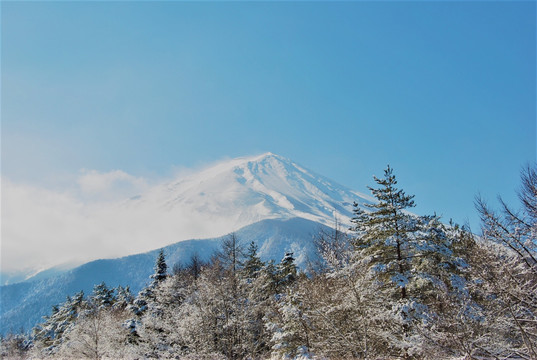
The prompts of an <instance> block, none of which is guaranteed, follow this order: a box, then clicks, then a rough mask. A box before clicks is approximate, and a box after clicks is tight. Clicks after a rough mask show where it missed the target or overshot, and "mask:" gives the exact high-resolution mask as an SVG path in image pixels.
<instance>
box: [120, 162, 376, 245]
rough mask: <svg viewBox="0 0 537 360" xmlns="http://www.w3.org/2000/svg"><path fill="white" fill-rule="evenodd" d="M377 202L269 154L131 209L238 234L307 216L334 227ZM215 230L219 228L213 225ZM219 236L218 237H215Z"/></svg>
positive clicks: (207, 173) (180, 182)
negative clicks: (207, 222) (160, 211)
mask: <svg viewBox="0 0 537 360" xmlns="http://www.w3.org/2000/svg"><path fill="white" fill-rule="evenodd" d="M355 201H356V202H358V203H361V204H363V203H366V202H370V201H371V199H370V198H369V197H367V196H365V195H363V194H360V193H357V192H354V191H351V190H349V189H347V188H345V187H343V186H341V185H339V184H336V183H335V182H333V181H331V180H329V179H327V178H325V177H323V176H321V175H318V174H315V173H313V172H312V171H310V170H307V169H305V168H303V167H301V166H300V165H298V164H296V163H294V162H293V161H291V160H288V159H286V158H284V157H281V156H278V155H275V154H272V153H266V154H263V155H260V156H255V157H245V158H237V159H233V160H230V161H226V162H222V163H220V164H218V165H215V166H213V167H210V168H208V169H205V170H203V171H201V172H199V173H196V174H193V175H190V176H187V177H183V178H180V179H177V180H176V181H173V182H171V183H169V184H166V185H161V186H159V187H157V188H153V189H152V190H150V191H149V192H148V193H147V194H145V195H142V196H140V197H137V198H135V199H132V200H130V206H147V205H149V204H153V206H161V207H165V208H166V209H168V210H169V211H170V212H171V213H174V212H177V213H181V214H184V213H185V212H186V213H188V214H189V217H193V218H197V217H198V216H199V217H201V218H204V219H211V222H216V225H217V226H216V227H217V228H218V227H219V226H218V225H220V224H222V225H224V224H227V225H228V226H229V227H230V228H229V229H226V231H233V230H234V229H238V228H241V227H243V226H245V225H249V224H252V223H254V222H257V221H260V220H264V219H286V218H294V217H301V218H304V219H308V220H313V221H316V222H320V223H323V224H333V220H334V215H337V216H338V217H339V219H340V221H342V222H343V223H348V221H349V219H350V218H351V217H352V204H353V202H355ZM213 225H214V223H213ZM211 235H214V234H211Z"/></svg>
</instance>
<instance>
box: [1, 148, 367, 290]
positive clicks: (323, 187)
mask: <svg viewBox="0 0 537 360" xmlns="http://www.w3.org/2000/svg"><path fill="white" fill-rule="evenodd" d="M90 175H91V176H87V177H86V178H84V181H80V183H81V184H82V185H83V186H84V189H86V190H88V189H90V190H92V191H94V192H95V191H96V189H101V188H108V189H112V190H113V191H115V190H116V189H118V190H117V191H118V192H119V193H121V192H120V190H121V189H120V188H121V187H126V186H128V185H129V184H130V185H133V183H134V184H135V185H136V184H140V183H143V180H141V179H138V178H131V177H129V176H128V175H127V174H125V173H121V172H119V171H115V172H111V173H107V174H101V175H100V177H99V174H94V173H91V174H90ZM133 186H134V185H133ZM141 188H143V191H142V192H140V193H139V194H138V195H137V196H134V197H130V198H128V199H122V200H119V201H118V200H115V201H99V202H83V201H80V200H79V199H73V198H72V197H69V196H67V195H66V194H64V193H62V194H55V193H51V192H48V193H47V194H46V196H40V195H39V194H40V193H38V192H37V191H35V189H34V190H33V191H31V192H29V191H26V192H24V191H23V190H24V189H22V190H21V189H20V188H16V189H15V190H17V191H10V190H12V188H10V185H9V184H8V185H7V186H6V191H5V196H6V198H7V199H6V202H7V203H8V204H12V203H14V202H15V201H16V200H19V198H21V196H19V197H15V198H13V197H14V195H13V194H25V196H24V198H23V200H21V201H18V202H17V204H22V205H19V206H5V207H4V209H3V210H4V219H5V221H4V223H3V252H5V256H4V258H3V260H4V261H3V265H2V272H3V278H2V283H3V284H6V283H13V282H14V280H18V281H20V280H21V279H23V278H28V277H31V276H33V275H35V274H36V273H38V272H39V271H40V270H44V269H49V268H51V267H53V266H57V265H60V264H63V263H66V262H68V263H73V262H75V263H78V264H81V263H83V262H85V261H89V260H93V259H96V258H113V257H118V256H125V255H131V254H135V253H140V252H146V251H150V250H153V249H155V248H158V247H162V246H166V245H169V244H172V243H175V242H177V241H181V240H185V239H192V238H211V237H217V236H221V235H223V234H226V233H229V232H232V231H236V230H238V229H240V228H242V227H244V226H247V225H250V224H253V223H255V222H257V221H260V220H264V219H291V218H295V217H299V218H303V219H308V220H312V221H315V222H318V223H322V224H326V225H330V224H332V223H333V220H334V216H337V217H338V218H339V220H340V221H341V222H342V223H348V222H349V219H350V217H351V216H352V203H353V202H354V201H357V202H359V203H364V202H370V201H371V198H369V197H368V196H365V195H363V194H360V193H358V192H354V191H352V190H350V189H347V188H346V187H344V186H342V185H339V184H337V183H335V182H333V181H331V180H329V179H328V178H326V177H324V176H321V175H318V174H315V173H314V172H312V171H310V170H308V169H305V168H304V167H302V166H300V165H298V164H296V163H295V162H293V161H291V160H289V159H286V158H284V157H281V156H278V155H275V154H272V153H266V154H262V155H258V156H251V157H243V158H237V159H232V160H227V161H223V162H220V163H218V164H216V165H213V166H211V167H208V168H206V169H203V170H201V171H197V172H193V173H190V174H188V175H181V176H178V177H176V178H174V179H172V180H171V181H166V182H163V183H160V184H157V185H154V186H141ZM55 195H57V196H55ZM12 198H13V199H12ZM58 199H60V200H58ZM23 205H24V206H23ZM23 264H24V265H25V266H26V272H21V270H24V268H22V265H23ZM29 264H30V265H29ZM31 265H33V266H31ZM64 268H65V267H64ZM6 271H11V274H10V276H6ZM21 274H22V275H21Z"/></svg>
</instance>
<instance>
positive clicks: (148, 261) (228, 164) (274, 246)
mask: <svg viewBox="0 0 537 360" xmlns="http://www.w3.org/2000/svg"><path fill="white" fill-rule="evenodd" d="M354 202H356V203H358V204H360V205H363V204H366V203H372V202H373V200H372V198H371V197H369V196H366V195H364V194H361V193H358V192H355V191H352V190H350V189H348V188H346V187H344V186H342V185H339V184H337V183H335V182H334V181H332V180H330V179H328V178H326V177H324V176H321V175H318V174H315V173H314V172H312V171H310V170H308V169H306V168H304V167H302V166H300V165H298V164H296V163H295V162H293V161H291V160H289V159H286V158H284V157H281V156H278V155H275V154H272V153H266V154H263V155H259V156H253V157H244V158H237V159H233V160H228V161H224V162H220V163H218V164H216V165H214V166H211V167H208V168H206V169H204V170H201V171H198V172H195V173H191V174H189V175H186V176H181V177H177V178H175V179H173V180H172V181H169V182H167V183H164V184H160V185H157V186H154V187H152V188H149V189H148V190H147V191H145V192H144V193H142V194H140V195H138V196H135V197H132V198H129V199H124V200H122V201H120V202H117V203H115V204H114V207H113V211H114V212H116V213H117V214H119V217H117V218H118V219H120V220H118V224H117V228H115V229H113V231H112V230H111V231H110V233H109V234H106V235H105V236H106V237H107V239H106V241H103V243H105V242H113V241H114V236H119V235H118V234H119V233H120V232H121V231H127V230H121V229H123V228H122V226H123V227H124V229H129V228H132V229H133V230H132V231H135V232H136V233H137V234H138V236H144V237H145V238H146V239H147V238H150V239H156V240H155V243H154V244H153V246H151V243H149V244H148V245H147V246H149V247H150V248H149V249H148V251H147V252H143V253H140V254H125V255H128V256H125V257H122V258H117V259H106V260H94V261H91V262H88V263H85V264H83V265H81V266H78V267H76V268H73V269H71V270H67V271H61V272H58V271H50V270H49V271H45V272H44V273H41V274H37V275H36V276H33V277H31V278H28V279H26V280H25V281H22V282H19V283H16V284H12V285H4V286H1V287H0V305H1V306H0V334H5V333H6V332H8V331H12V330H19V329H21V328H23V329H25V330H29V329H30V328H31V327H32V326H34V325H35V324H36V323H37V322H39V321H40V319H41V317H42V316H44V315H47V314H48V312H49V311H50V307H51V306H52V305H54V304H58V303H60V302H62V301H63V300H65V297H66V296H68V295H72V294H73V293H75V292H78V291H80V290H83V291H84V292H85V293H86V294H89V293H91V290H92V288H93V286H94V285H95V284H97V283H100V282H102V281H104V282H106V284H107V285H108V286H110V287H116V286H118V285H122V286H126V285H130V286H131V289H132V290H133V291H135V292H136V291H138V290H140V289H141V288H143V286H145V284H146V283H147V281H148V278H149V275H150V274H151V273H152V267H153V263H154V260H155V258H156V253H157V252H158V250H159V249H157V250H154V249H155V248H162V249H164V252H165V254H166V257H167V262H168V265H169V266H170V267H171V266H173V265H174V264H177V263H186V262H187V261H188V260H189V259H190V257H191V256H192V255H194V254H197V255H198V256H200V257H201V258H202V259H205V260H207V259H209V257H210V256H211V254H212V253H213V252H214V251H216V250H217V249H218V247H219V244H220V241H221V239H222V237H223V236H225V235H226V234H229V233H230V232H236V234H237V235H238V238H239V239H240V240H241V241H242V242H244V243H249V242H251V241H254V242H255V243H257V245H258V247H259V254H260V257H261V258H262V259H263V260H265V261H267V260H270V259H273V260H276V261H279V260H280V259H281V258H282V256H283V255H284V253H285V252H287V251H292V252H294V254H295V258H296V260H297V263H298V265H299V266H301V267H303V268H304V267H305V266H306V264H307V262H308V261H309V260H313V259H314V258H315V257H316V253H315V246H314V243H313V238H314V236H315V235H316V234H317V233H318V232H319V231H320V230H321V229H323V228H324V229H326V227H327V226H331V225H332V224H333V223H334V218H335V217H337V218H338V221H340V223H342V224H344V225H346V224H350V219H351V217H352V204H353V203H354ZM155 213H157V214H158V224H157V225H158V226H157V228H159V229H161V230H162V231H158V232H156V231H155V226H154V225H155V224H153V226H152V227H150V226H149V227H147V228H144V225H145V224H144V221H143V215H144V214H155ZM102 216H107V214H104V215H102ZM185 227H188V228H189V229H190V233H185V232H184V231H183V233H182V234H183V235H182V238H181V237H179V240H180V241H177V240H178V235H177V234H181V231H182V229H184V228H185ZM118 229H119V230H118ZM189 235H190V238H189V237H187V236H189ZM133 236H135V235H134V234H133ZM192 239H198V240H192ZM151 249H152V250H151Z"/></svg>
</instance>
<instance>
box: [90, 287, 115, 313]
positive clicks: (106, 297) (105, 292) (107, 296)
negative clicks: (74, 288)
mask: <svg viewBox="0 0 537 360" xmlns="http://www.w3.org/2000/svg"><path fill="white" fill-rule="evenodd" d="M91 301H92V302H93V304H94V305H95V306H96V307H97V308H107V307H110V306H112V305H113V304H114V303H115V301H116V298H115V296H114V289H109V288H108V287H107V286H106V284H105V283H104V282H102V283H100V284H98V285H95V286H94V287H93V294H92V295H91Z"/></svg>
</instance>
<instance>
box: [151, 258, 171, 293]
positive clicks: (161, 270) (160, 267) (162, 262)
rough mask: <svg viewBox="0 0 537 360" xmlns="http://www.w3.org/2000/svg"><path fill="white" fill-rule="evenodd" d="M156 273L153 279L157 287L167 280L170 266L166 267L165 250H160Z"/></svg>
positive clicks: (152, 276)
mask: <svg viewBox="0 0 537 360" xmlns="http://www.w3.org/2000/svg"><path fill="white" fill-rule="evenodd" d="M154 269H155V273H154V274H153V275H151V278H152V279H153V285H157V284H158V283H160V282H161V281H163V280H164V279H166V276H167V271H168V265H166V259H165V257H164V250H160V252H159V253H158V256H157V261H156V262H155V268H154Z"/></svg>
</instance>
